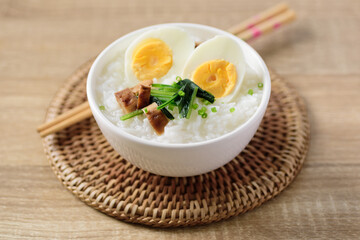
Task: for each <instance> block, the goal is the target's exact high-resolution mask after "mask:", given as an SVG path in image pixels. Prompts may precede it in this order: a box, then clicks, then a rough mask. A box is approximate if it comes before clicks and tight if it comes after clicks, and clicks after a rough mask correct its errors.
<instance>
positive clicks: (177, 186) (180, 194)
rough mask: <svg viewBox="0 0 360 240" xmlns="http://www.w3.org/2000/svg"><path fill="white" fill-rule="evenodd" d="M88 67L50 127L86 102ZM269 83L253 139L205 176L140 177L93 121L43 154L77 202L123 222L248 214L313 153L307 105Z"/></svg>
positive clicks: (53, 139) (276, 80) (171, 223)
mask: <svg viewBox="0 0 360 240" xmlns="http://www.w3.org/2000/svg"><path fill="white" fill-rule="evenodd" d="M91 64H92V61H89V62H87V63H86V64H84V65H83V66H81V67H80V68H79V69H78V70H77V71H76V72H75V73H74V74H73V75H72V76H70V78H69V79H68V80H67V81H66V83H65V84H64V86H63V87H62V88H61V89H60V90H59V91H58V93H57V95H56V96H55V98H54V99H53V101H52V102H51V105H50V107H49V109H48V112H47V115H46V120H47V121H48V120H50V119H52V118H54V117H55V116H56V115H58V114H60V113H62V112H64V111H67V110H69V109H71V108H73V107H74V106H76V105H78V104H80V103H82V102H83V101H85V100H86V92H85V82H86V77H87V73H88V71H89V68H90V66H91ZM271 78H272V93H271V94H272V95H271V98H270V102H269V105H268V109H267V112H266V114H265V117H264V119H263V121H262V123H261V126H260V128H259V129H258V131H257V133H256V135H255V136H254V138H253V139H252V140H251V142H250V144H249V145H248V146H247V147H246V149H245V150H244V151H243V152H242V153H241V154H239V155H238V156H237V157H236V158H235V159H233V160H232V161H231V162H230V163H228V164H226V165H225V166H223V167H221V168H219V169H217V170H215V171H212V172H209V173H207V174H202V175H199V176H194V177H186V178H171V177H163V176H158V175H154V174H151V173H149V172H146V171H143V170H141V169H139V168H137V167H135V166H133V165H132V164H130V163H128V162H127V161H126V160H124V159H123V158H122V157H121V156H119V154H117V153H116V152H115V151H114V150H113V149H112V147H111V146H110V145H109V144H108V142H107V141H106V139H105V138H104V137H103V135H102V134H101V132H100V130H99V129H98V127H97V125H96V122H95V120H94V119H93V118H90V119H87V120H84V121H82V122H80V123H78V124H76V125H73V126H71V127H69V128H67V129H65V130H63V131H61V132H59V133H56V134H51V135H49V136H47V137H46V138H44V139H43V145H44V149H45V153H46V155H47V157H48V159H49V161H50V163H51V166H52V169H53V171H54V172H55V174H56V176H57V177H58V179H59V180H60V181H61V182H62V183H63V184H64V185H65V186H66V187H67V188H68V189H69V190H70V191H71V192H72V193H73V194H74V195H76V196H77V197H78V198H79V199H81V200H82V201H84V202H85V203H86V204H88V205H89V206H91V207H93V208H95V209H98V210H99V211H101V212H103V213H106V214H107V215H110V216H113V217H115V218H117V219H120V220H124V221H126V222H132V223H140V224H145V225H149V226H153V227H177V226H193V225H199V224H208V223H211V222H216V221H220V220H223V219H226V218H229V217H231V216H235V215H238V214H241V213H245V212H247V211H249V210H251V209H253V208H255V207H257V206H260V205H261V204H262V203H264V202H266V201H267V200H269V199H271V198H273V197H275V196H276V195H278V194H279V193H280V192H281V191H282V190H284V189H285V188H286V187H287V186H288V185H289V184H290V183H291V182H292V181H293V179H294V178H295V176H296V175H297V174H298V172H299V171H300V169H301V166H302V164H303V162H304V159H305V156H306V153H307V150H308V145H309V136H310V133H309V122H308V116H307V111H306V107H305V104H304V101H303V99H302V98H300V97H299V95H298V94H297V92H296V91H295V90H294V89H293V88H292V87H290V86H289V85H288V84H287V83H286V82H285V81H284V80H283V79H282V78H280V77H279V76H278V75H276V74H275V73H271Z"/></svg>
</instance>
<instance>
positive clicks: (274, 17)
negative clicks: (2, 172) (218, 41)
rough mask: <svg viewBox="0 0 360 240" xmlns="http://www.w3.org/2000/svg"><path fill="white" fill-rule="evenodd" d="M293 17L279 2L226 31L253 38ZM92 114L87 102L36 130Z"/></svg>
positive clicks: (54, 127) (57, 128)
mask: <svg viewBox="0 0 360 240" xmlns="http://www.w3.org/2000/svg"><path fill="white" fill-rule="evenodd" d="M294 19H295V12H294V11H292V10H289V9H288V5H287V4H285V3H281V4H279V5H276V6H274V7H272V8H269V9H267V10H265V11H263V12H261V13H259V14H258V15H256V16H254V17H251V18H249V19H247V20H245V21H243V22H241V23H240V24H238V25H235V26H233V27H231V28H230V29H229V30H228V31H229V32H230V33H232V34H234V35H236V36H238V37H240V38H241V39H243V40H244V41H249V40H251V39H255V38H257V37H259V36H261V35H263V34H266V33H269V32H271V31H273V30H274V29H277V28H279V27H280V26H282V25H284V24H286V23H289V22H291V21H293V20H294ZM91 116H92V112H91V109H90V106H89V103H88V102H84V103H82V104H80V105H79V106H77V107H75V108H73V109H71V110H69V111H67V112H65V113H63V114H61V115H59V116H57V117H56V118H54V119H53V120H51V121H49V122H47V123H45V124H42V125H40V126H39V127H38V128H37V131H38V132H39V133H40V136H41V137H45V136H47V135H49V134H51V133H55V132H58V131H61V130H63V129H65V128H67V127H69V126H71V125H73V124H75V123H77V122H80V121H82V120H84V119H86V118H89V117H91Z"/></svg>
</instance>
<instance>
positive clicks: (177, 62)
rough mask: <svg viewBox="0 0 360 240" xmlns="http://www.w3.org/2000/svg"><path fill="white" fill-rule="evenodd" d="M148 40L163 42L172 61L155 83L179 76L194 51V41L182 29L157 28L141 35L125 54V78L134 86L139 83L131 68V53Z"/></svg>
mask: <svg viewBox="0 0 360 240" xmlns="http://www.w3.org/2000/svg"><path fill="white" fill-rule="evenodd" d="M149 38H157V39H160V40H162V41H164V42H165V43H166V44H167V45H168V47H169V48H170V49H171V51H172V60H173V61H172V66H171V68H170V70H169V71H168V72H167V73H166V74H165V75H164V76H162V77H161V78H159V79H155V80H156V81H157V82H162V80H164V79H166V78H169V77H170V76H177V75H180V74H181V72H182V69H183V67H184V65H185V62H186V61H187V59H188V58H189V56H190V55H191V53H192V52H193V51H194V48H195V41H194V39H193V38H192V37H191V36H190V34H188V33H187V32H186V31H184V30H183V29H182V28H178V27H159V28H156V29H152V30H149V31H147V32H145V33H143V34H141V35H140V36H139V37H138V38H136V39H135V40H134V41H133V42H132V43H131V44H130V45H129V47H128V48H127V50H126V52H125V76H126V78H127V79H128V81H131V82H133V83H135V84H136V83H138V82H139V80H138V79H137V77H136V76H135V74H134V72H133V70H132V66H131V64H132V58H133V53H134V50H135V49H136V47H137V46H138V45H139V43H141V42H142V41H144V40H146V39H149Z"/></svg>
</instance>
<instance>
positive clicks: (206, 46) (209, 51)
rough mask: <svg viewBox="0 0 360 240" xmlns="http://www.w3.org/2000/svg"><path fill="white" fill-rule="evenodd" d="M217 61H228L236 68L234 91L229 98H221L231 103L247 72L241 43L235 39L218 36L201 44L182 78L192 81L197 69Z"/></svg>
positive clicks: (188, 63)
mask: <svg viewBox="0 0 360 240" xmlns="http://www.w3.org/2000/svg"><path fill="white" fill-rule="evenodd" d="M216 59H223V60H225V61H228V62H230V63H232V64H233V65H234V66H235V68H236V74H237V78H236V84H235V87H234V89H233V90H232V91H231V93H230V94H228V95H227V96H224V97H221V98H219V99H221V101H222V102H230V101H232V100H233V99H234V97H235V96H236V95H237V94H238V92H239V90H240V88H241V84H242V81H243V79H244V76H245V72H246V63H245V59H244V54H243V51H242V49H241V47H240V45H239V43H238V42H236V41H235V40H234V39H232V38H230V37H227V36H222V35H218V36H215V37H213V38H211V39H209V40H207V41H205V42H203V43H201V44H200V45H199V46H198V47H197V48H196V49H195V50H194V51H193V53H192V54H191V56H190V57H189V59H188V61H187V62H186V64H185V67H184V70H183V72H182V77H183V78H188V79H191V77H192V74H193V73H194V71H195V70H196V68H197V67H199V66H200V65H201V64H203V63H205V62H207V61H211V60H216ZM191 80H192V79H191Z"/></svg>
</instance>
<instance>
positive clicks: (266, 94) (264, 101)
mask: <svg viewBox="0 0 360 240" xmlns="http://www.w3.org/2000/svg"><path fill="white" fill-rule="evenodd" d="M164 26H177V27H182V26H185V27H195V28H201V29H204V30H210V31H215V32H219V34H223V35H226V36H228V37H231V38H232V39H234V40H236V41H240V42H242V44H245V45H246V46H247V47H248V48H249V50H250V51H251V52H252V54H254V55H255V56H256V58H257V60H259V62H260V65H261V68H262V69H263V70H264V73H263V75H264V76H263V82H264V88H263V96H262V98H261V102H260V105H259V107H258V108H257V109H256V111H255V113H254V114H253V115H252V116H251V117H250V118H249V119H248V120H247V121H246V122H244V123H243V124H241V125H240V126H238V127H237V128H235V129H234V130H232V131H230V132H228V133H226V134H224V135H221V136H219V137H216V138H213V139H209V140H205V141H200V142H190V143H164V142H157V141H151V140H148V139H143V138H140V137H137V136H135V135H132V134H130V133H128V132H126V131H124V130H122V129H121V128H120V127H118V126H116V125H115V124H113V123H112V122H111V121H110V120H109V119H107V118H106V117H105V115H104V114H103V113H102V112H101V111H100V109H99V108H98V107H97V104H96V100H95V89H93V87H92V86H93V85H95V81H96V77H95V76H94V75H95V72H96V68H97V66H98V65H99V63H100V62H101V61H102V59H103V57H104V56H105V55H106V54H107V53H108V52H109V51H111V50H112V48H113V47H115V46H116V45H117V44H118V43H119V42H121V41H122V40H123V39H124V38H126V37H129V36H131V35H135V34H138V33H139V32H142V31H146V30H150V29H152V28H157V27H164ZM93 82H94V83H93ZM86 93H87V98H88V102H89V105H90V108H91V111H92V113H93V115H94V117H95V119H96V121H99V120H100V121H101V122H102V123H104V124H106V126H107V127H108V128H109V129H110V130H111V131H112V132H114V133H116V134H117V135H121V136H122V137H124V138H126V139H127V140H129V141H131V142H135V143H138V144H142V145H147V146H151V147H159V148H168V149H171V148H173V149H175V148H194V147H199V146H204V145H208V144H214V143H218V142H221V141H222V140H223V139H225V138H229V137H232V136H234V135H236V134H237V133H238V132H241V131H242V130H243V129H244V128H247V127H248V126H249V125H250V124H251V123H252V122H254V121H256V119H257V118H259V117H261V118H262V114H263V113H262V110H266V108H267V105H268V102H269V99H270V93H271V79H270V73H269V70H268V68H267V66H266V64H265V62H264V60H263V59H262V58H261V56H260V55H259V54H258V53H257V52H256V51H255V50H254V49H253V48H252V47H251V46H250V45H249V44H247V43H246V42H245V41H243V40H242V39H240V38H238V37H236V36H235V35H233V34H231V33H229V32H226V31H224V30H221V29H218V28H215V27H211V26H207V25H202V24H195V23H163V24H156V25H151V26H148V27H144V28H141V29H138V30H135V31H132V32H130V33H127V34H125V35H123V36H121V37H120V38H118V39H116V40H115V41H113V42H112V43H111V44H109V45H108V46H107V47H106V48H105V49H104V50H103V51H102V52H101V53H100V54H99V55H98V56H97V57H96V59H95V61H94V62H93V64H92V66H91V68H90V71H89V74H88V77H87V83H86Z"/></svg>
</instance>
